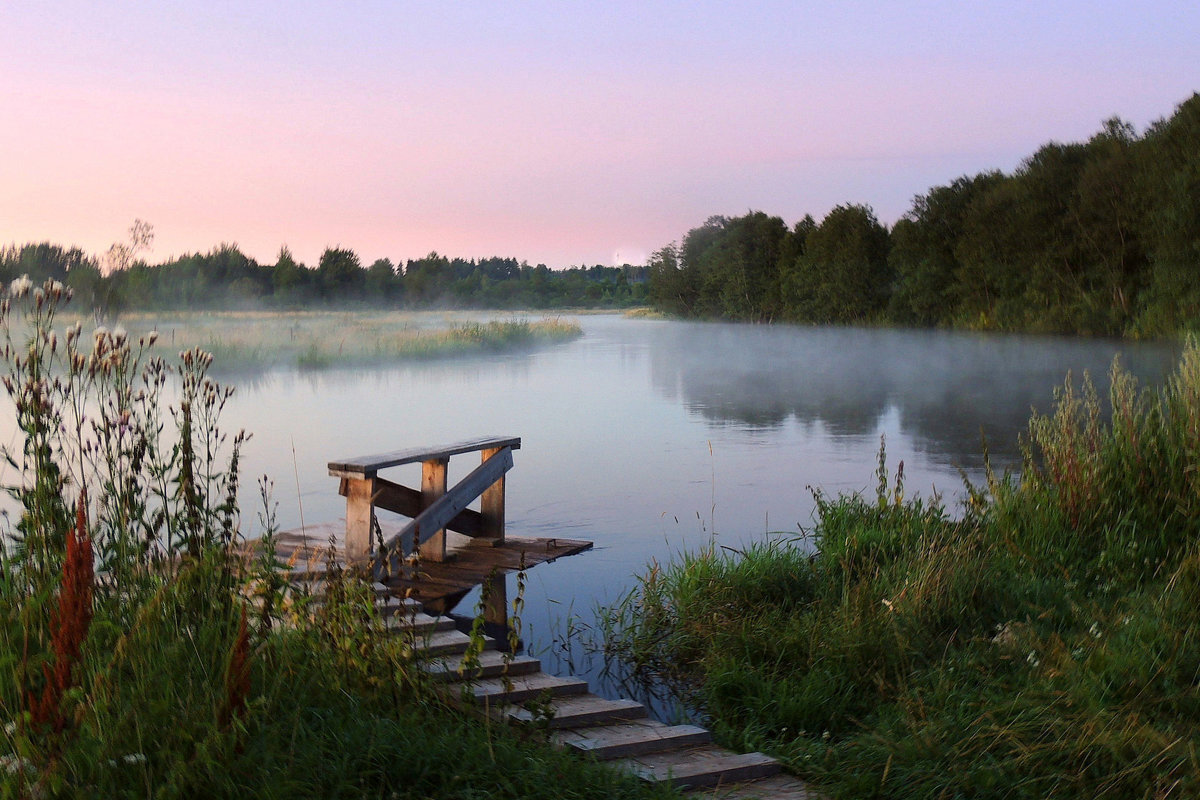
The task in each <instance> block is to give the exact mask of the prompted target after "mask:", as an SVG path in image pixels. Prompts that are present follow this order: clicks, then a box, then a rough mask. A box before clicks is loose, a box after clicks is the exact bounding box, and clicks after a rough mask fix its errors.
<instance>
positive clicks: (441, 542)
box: [420, 458, 450, 561]
mask: <svg viewBox="0 0 1200 800" xmlns="http://www.w3.org/2000/svg"><path fill="white" fill-rule="evenodd" d="M449 462H450V459H449V458H431V459H429V460H428V461H423V462H421V509H422V510H424V509H426V508H429V506H431V505H433V501H435V500H437V499H438V498H439V497H441V496H442V495H444V494H445V493H446V465H447V464H448V463H449ZM420 552H421V558H422V559H424V560H426V561H445V560H446V529H445V528H441V529H439V530H438V531H437V532H436V533H435V534H434V535H433V537H432V538H430V539H429V540H428V541H426V542H425V543H424V544H422V545H421V547H420Z"/></svg>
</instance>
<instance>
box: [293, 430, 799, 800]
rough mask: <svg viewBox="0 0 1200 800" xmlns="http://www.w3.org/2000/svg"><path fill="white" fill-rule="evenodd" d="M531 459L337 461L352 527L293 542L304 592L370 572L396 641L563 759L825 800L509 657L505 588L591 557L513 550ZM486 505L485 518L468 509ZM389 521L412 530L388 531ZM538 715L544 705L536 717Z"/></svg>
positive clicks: (705, 789)
mask: <svg viewBox="0 0 1200 800" xmlns="http://www.w3.org/2000/svg"><path fill="white" fill-rule="evenodd" d="M520 446H521V440H520V439H519V438H517V437H488V438H483V439H474V440H470V441H466V442H458V443H455V444H452V445H446V446H439V447H428V448H410V449H407V450H399V451H394V452H390V453H382V454H379V455H373V456H364V457H359V458H349V459H342V460H338V461H331V462H330V463H329V472H330V474H331V475H332V476H334V477H336V478H338V480H339V491H340V493H341V494H342V496H344V497H345V498H346V519H345V521H344V522H339V523H328V524H321V525H315V526H308V527H307V528H305V529H304V530H293V531H286V532H283V533H281V534H279V535H278V536H277V555H278V556H279V558H280V560H282V561H284V562H286V563H287V564H288V565H289V567H290V569H291V571H292V577H293V579H294V580H296V581H297V582H307V583H314V582H315V583H319V582H320V580H321V578H322V576H323V575H324V573H325V572H326V570H328V569H329V568H330V566H333V565H337V566H339V567H341V566H351V567H356V568H359V569H363V570H369V571H370V572H371V573H372V577H373V578H374V580H375V588H376V597H377V602H378V604H379V607H380V611H381V613H382V614H384V615H385V616H386V618H387V619H388V620H389V627H390V629H391V630H393V631H394V632H395V633H396V634H397V635H402V636H406V637H409V638H410V640H411V642H412V646H413V648H414V650H415V651H416V652H418V653H420V654H423V657H424V658H423V667H424V668H425V669H426V670H428V671H429V672H430V673H431V674H432V675H433V676H434V677H436V678H438V679H441V680H444V681H447V682H459V683H465V684H466V685H467V686H468V687H469V692H467V693H466V695H467V696H469V697H473V698H474V701H475V702H476V703H478V704H479V707H480V708H481V710H483V711H484V712H485V713H488V714H490V715H492V716H493V717H496V718H498V719H504V720H508V721H510V722H512V723H515V724H541V725H546V726H548V727H549V728H550V730H551V740H552V741H553V742H554V743H556V744H557V745H559V746H560V747H564V748H569V749H572V750H574V751H576V752H578V753H580V754H582V755H585V756H588V757H591V758H595V759H598V760H602V761H608V762H611V763H612V764H614V765H615V766H616V767H618V768H621V769H624V770H627V771H630V772H633V773H634V774H636V775H638V776H639V777H641V778H642V779H644V780H647V781H651V782H660V781H667V782H670V783H672V784H673V785H675V786H678V787H680V788H684V789H688V790H691V791H693V792H694V793H696V794H703V795H704V796H706V797H722V798H725V797H728V798H751V797H760V798H764V800H765V799H766V798H780V800H816V798H817V797H818V795H817V794H816V793H814V792H813V791H812V790H810V789H809V788H808V787H807V786H806V785H805V784H804V783H803V782H802V781H799V780H797V779H795V778H792V777H790V776H787V775H784V774H782V773H781V769H780V766H779V763H778V762H777V761H776V760H775V759H773V758H771V757H770V756H766V755H764V754H762V753H734V752H733V751H731V750H727V749H725V748H721V747H718V746H716V745H713V744H712V743H711V736H710V735H709V733H708V731H706V730H704V729H703V728H699V727H697V726H694V725H667V724H665V723H661V722H657V721H654V720H652V719H650V718H649V715H648V712H647V709H646V707H645V706H644V705H642V704H641V703H639V702H637V701H634V700H607V699H605V698H602V697H598V696H596V695H594V694H591V693H590V692H589V691H588V685H587V682H586V681H583V680H579V679H576V678H560V677H557V676H554V675H550V674H548V673H546V672H544V671H543V670H542V664H541V662H540V661H538V660H537V659H535V658H531V657H529V656H525V655H520V654H515V653H502V652H500V649H501V648H502V647H503V643H505V642H506V641H507V637H506V636H505V633H506V632H507V629H508V625H507V622H508V616H507V608H508V597H507V594H506V592H505V580H504V576H505V575H507V574H508V573H511V572H516V571H518V570H525V569H529V568H531V567H533V566H536V565H538V564H545V563H549V562H551V561H554V560H555V559H557V558H561V557H563V556H569V555H575V554H576V553H581V552H583V551H585V550H588V549H589V548H591V546H592V543H591V542H586V541H580V540H575V539H561V538H518V537H511V536H506V534H505V530H504V528H505V522H504V490H505V474H506V473H507V472H508V470H509V469H511V468H512V465H513V455H512V454H513V451H514V450H517V449H519V448H520ZM474 452H478V453H480V454H481V459H480V463H479V466H477V467H475V468H474V469H473V470H471V472H470V473H469V474H468V475H467V476H466V477H465V478H463V479H462V480H461V481H459V482H458V483H457V484H456V485H455V486H454V487H453V488H448V486H447V483H448V482H447V464H448V462H449V460H450V458H451V457H452V456H457V455H463V454H467V453H474ZM414 463H420V464H421V465H422V467H421V488H420V489H413V488H409V487H405V486H401V485H399V484H397V483H394V482H392V481H389V480H387V479H385V478H383V477H381V476H380V475H379V472H380V471H382V470H384V469H388V468H391V467H395V466H400V465H404V464H414ZM476 499H478V500H479V501H480V502H479V505H480V509H479V510H478V511H475V510H472V509H470V508H468V506H469V504H471V503H472V502H474V501H475V500H476ZM380 509H382V510H386V511H389V512H393V513H395V514H398V515H400V516H404V517H409V518H411V521H410V522H408V523H397V522H394V521H390V520H387V519H380V515H379V514H378V513H377V510H380ZM476 586H483V587H485V588H484V591H483V593H482V595H483V598H484V600H485V603H484V608H483V615H484V620H485V623H486V625H485V629H486V630H487V631H488V632H489V634H490V635H489V636H488V637H486V638H485V642H484V644H485V649H484V652H483V653H482V654H480V655H479V656H478V657H477V666H476V667H475V669H474V670H472V671H465V670H464V669H463V668H462V661H463V657H464V655H465V654H466V652H467V648H468V644H469V643H470V641H471V639H470V637H469V636H468V635H467V634H465V633H462V632H461V631H459V630H457V627H456V623H455V621H454V620H453V619H452V618H450V617H449V616H446V614H447V613H448V612H449V611H450V610H451V609H452V608H453V607H454V605H455V604H456V603H458V601H459V600H461V599H462V597H463V596H464V595H465V594H466V593H467V592H469V591H470V590H471V589H473V588H475V587H476ZM530 701H536V702H533V703H531V705H530V706H529V707H526V705H525V704H526V703H529V702H530Z"/></svg>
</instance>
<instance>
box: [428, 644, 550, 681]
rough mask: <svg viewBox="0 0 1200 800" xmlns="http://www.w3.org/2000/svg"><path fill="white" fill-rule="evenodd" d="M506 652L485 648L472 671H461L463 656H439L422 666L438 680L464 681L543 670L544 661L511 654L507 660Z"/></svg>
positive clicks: (526, 673)
mask: <svg viewBox="0 0 1200 800" xmlns="http://www.w3.org/2000/svg"><path fill="white" fill-rule="evenodd" d="M505 656H506V654H505V653H501V652H500V651H498V650H485V651H483V652H482V653H480V654H479V666H478V667H475V668H474V669H473V670H471V671H470V672H461V673H460V672H459V671H458V670H459V666H460V665H461V664H462V659H461V658H454V657H450V658H439V659H435V660H432V661H426V662H425V663H423V664H422V665H421V667H422V668H423V669H424V670H425V671H426V672H428V673H429V674H430V675H431V676H433V677H434V678H435V679H437V680H444V681H462V680H477V679H479V678H498V677H500V676H501V675H504V674H508V675H510V676H515V675H528V674H529V673H531V672H541V671H542V662H541V661H538V660H537V659H536V658H531V657H530V656H511V657H509V658H508V660H507V661H506V660H505Z"/></svg>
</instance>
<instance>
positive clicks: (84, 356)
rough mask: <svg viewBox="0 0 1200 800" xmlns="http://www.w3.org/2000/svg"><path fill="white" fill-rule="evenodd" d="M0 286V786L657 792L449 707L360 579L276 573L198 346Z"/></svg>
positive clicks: (448, 793) (519, 730)
mask: <svg viewBox="0 0 1200 800" xmlns="http://www.w3.org/2000/svg"><path fill="white" fill-rule="evenodd" d="M0 299H2V302H0V323H3V324H2V325H0V336H2V337H3V344H4V345H5V346H4V348H3V355H2V356H0V375H2V376H3V378H4V380H3V385H4V387H5V390H6V392H7V395H8V397H9V399H10V401H11V402H12V406H11V407H10V409H9V412H10V413H12V414H13V415H14V417H15V422H16V426H17V429H18V433H17V434H16V435H14V437H13V440H12V442H11V443H10V444H8V445H6V446H3V448H2V450H0V452H2V454H3V456H4V457H5V459H6V460H8V461H9V462H10V463H11V464H12V466H13V468H14V470H15V474H16V476H17V477H16V478H15V479H14V480H13V483H14V484H15V485H13V486H11V488H10V489H9V490H10V492H11V493H12V495H13V497H14V499H15V500H16V502H17V503H18V504H19V509H20V510H19V512H18V513H17V514H15V515H14V517H15V519H16V521H15V522H14V523H13V524H11V526H9V525H6V526H5V527H4V529H3V530H2V531H0V674H3V676H4V680H0V797H3V798H10V797H11V798H27V797H36V798H43V797H45V798H48V797H60V796H62V797H69V796H87V797H114V798H117V797H146V796H154V797H165V798H170V797H230V798H234V797H236V798H243V797H280V798H285V797H286V798H289V799H290V798H333V797H347V798H351V797H353V798H361V797H413V798H424V797H446V798H454V797H479V796H493V795H496V796H508V797H531V798H537V797H541V798H558V797H563V796H573V797H588V798H615V797H645V798H652V797H669V796H676V795H675V794H674V793H672V792H671V791H670V790H669V789H667V788H666V787H661V786H658V787H656V786H648V785H646V784H644V783H642V782H641V781H639V780H637V779H636V778H633V777H631V776H628V775H622V774H618V773H616V772H614V771H613V770H610V769H606V768H604V767H602V766H599V765H595V764H591V763H588V762H585V761H582V760H579V759H576V758H573V757H571V756H570V755H569V754H567V753H565V752H561V751H558V750H555V749H553V748H551V747H550V745H549V744H548V742H547V731H546V729H545V727H544V726H541V727H539V726H537V725H534V726H531V727H523V726H510V725H506V724H500V723H499V722H492V721H489V720H488V719H487V718H481V717H480V716H478V715H475V714H468V713H466V712H464V711H462V710H460V708H459V707H458V704H457V703H456V698H455V697H454V696H453V695H452V694H450V693H449V692H448V691H447V690H445V689H444V688H442V687H439V686H438V685H437V684H436V683H435V681H434V679H433V678H432V677H431V676H430V675H429V674H428V672H427V671H426V670H425V669H424V664H423V662H422V661H421V660H420V659H419V658H418V657H417V655H416V654H415V652H414V647H413V646H412V644H411V641H406V639H405V637H404V636H398V635H396V631H395V626H394V625H389V624H388V621H387V620H386V619H384V618H383V617H382V616H381V614H380V613H379V612H378V610H377V607H376V603H375V596H374V592H373V591H372V588H371V587H370V586H369V585H367V584H366V583H365V582H362V581H358V580H355V579H353V578H352V576H349V575H345V574H342V573H340V571H339V570H337V569H333V568H329V569H326V570H325V571H324V572H325V575H324V581H323V584H322V590H321V593H320V595H319V596H316V595H314V594H312V593H306V592H305V591H303V590H302V588H303V587H290V586H288V585H287V584H286V583H285V582H284V580H283V575H282V571H281V569H280V567H279V565H278V564H277V563H276V562H275V559H274V557H273V556H272V548H271V542H272V537H273V532H274V530H275V524H274V519H275V518H274V513H275V505H274V502H273V501H272V499H271V494H270V492H271V484H270V482H269V480H268V479H266V478H265V477H264V478H262V479H261V481H260V491H261V495H262V503H261V506H260V511H259V515H258V521H259V525H258V528H259V530H257V531H253V532H252V531H250V528H252V527H254V526H253V522H252V520H253V517H254V513H253V511H252V510H251V509H250V508H245V509H241V508H239V506H238V503H237V497H238V487H239V485H240V483H241V481H242V480H243V479H244V475H243V473H242V469H243V462H242V448H243V446H244V443H245V441H246V437H245V436H244V435H243V434H236V435H233V436H227V435H226V433H225V431H224V430H223V428H222V426H221V425H220V416H221V412H222V410H223V409H224V408H225V405H226V402H227V401H228V400H229V398H230V397H231V394H232V390H230V389H227V388H226V387H223V386H222V385H221V384H220V383H219V382H218V381H216V380H215V379H214V378H213V376H212V375H211V373H210V368H211V366H212V364H213V357H212V355H211V354H210V353H207V352H204V351H203V350H200V349H185V350H183V351H182V352H181V353H179V355H178V358H176V357H175V356H174V355H169V354H170V350H168V349H167V348H164V347H162V346H161V344H160V345H158V346H155V344H154V343H151V342H149V341H148V340H142V341H139V339H140V338H141V337H135V336H132V335H130V334H129V333H127V332H125V331H123V330H115V329H114V330H104V329H101V330H97V331H96V332H94V333H92V332H89V333H87V334H84V333H83V332H82V330H81V329H80V328H79V327H77V326H75V325H74V324H63V323H64V320H62V319H59V318H57V312H58V309H59V306H60V305H61V304H63V303H65V302H66V301H67V300H68V299H69V293H68V292H67V291H65V290H64V288H63V287H62V285H61V284H58V283H56V282H53V281H48V282H46V283H45V284H43V285H42V286H38V287H35V286H33V285H32V283H31V282H30V281H29V280H27V279H21V280H18V281H16V282H14V283H13V284H12V285H11V286H10V287H5V288H4V289H3V297H2V298H0ZM14 317H16V319H14ZM159 338H160V341H161V339H162V338H163V337H162V336H161V335H160V337H159ZM178 346H180V344H179V343H178V342H177V343H176V347H178ZM164 351H165V352H164ZM159 353H162V355H163V360H160V359H159V358H157V357H156V356H157V355H158V354H159ZM168 363H169V364H170V366H167V364H168ZM164 394H169V395H171V396H172V398H173V399H172V401H171V402H170V405H168V401H167V400H165V399H164ZM243 515H244V516H243ZM5 518H6V519H7V515H6V517H5ZM251 533H260V534H261V536H262V538H261V543H262V549H261V550H260V551H259V552H260V553H261V556H260V557H257V558H251V559H247V558H245V557H244V556H243V554H242V552H241V548H240V546H239V545H240V543H241V540H242V539H243V537H249V536H250V534H251ZM473 641H474V640H473Z"/></svg>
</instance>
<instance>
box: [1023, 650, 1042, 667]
mask: <svg viewBox="0 0 1200 800" xmlns="http://www.w3.org/2000/svg"><path fill="white" fill-rule="evenodd" d="M1025 660H1026V661H1028V662H1029V666H1031V667H1037V666H1038V665H1039V664H1041V663H1042V662H1041V661H1040V660H1039V659H1038V657H1037V652H1036V651H1034V650H1030V651H1029V655H1027V656H1025Z"/></svg>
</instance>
